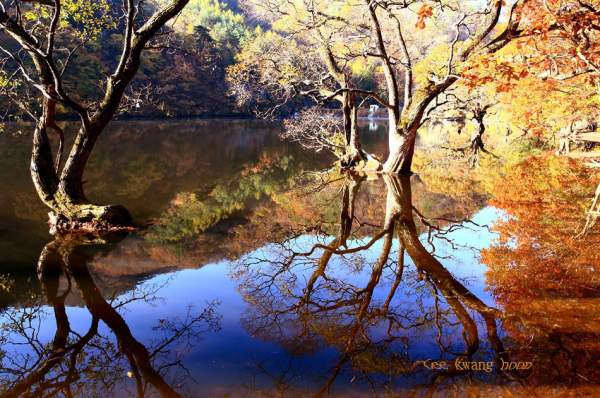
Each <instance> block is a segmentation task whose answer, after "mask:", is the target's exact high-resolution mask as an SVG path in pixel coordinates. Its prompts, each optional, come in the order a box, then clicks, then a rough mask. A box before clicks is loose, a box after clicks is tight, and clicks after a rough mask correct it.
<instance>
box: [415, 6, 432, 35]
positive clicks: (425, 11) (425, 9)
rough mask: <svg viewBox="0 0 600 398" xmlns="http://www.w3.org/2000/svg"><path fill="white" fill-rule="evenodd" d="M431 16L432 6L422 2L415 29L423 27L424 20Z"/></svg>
mask: <svg viewBox="0 0 600 398" xmlns="http://www.w3.org/2000/svg"><path fill="white" fill-rule="evenodd" d="M432 16H433V7H431V6H430V5H428V4H424V5H423V6H422V7H421V8H420V9H419V12H418V18H417V23H416V25H415V26H416V27H417V29H425V21H426V20H427V19H428V18H431V17H432Z"/></svg>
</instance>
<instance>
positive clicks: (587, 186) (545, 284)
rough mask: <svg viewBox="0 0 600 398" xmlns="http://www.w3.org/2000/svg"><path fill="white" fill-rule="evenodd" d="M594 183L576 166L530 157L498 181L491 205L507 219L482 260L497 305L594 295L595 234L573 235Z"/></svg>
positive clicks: (597, 284)
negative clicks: (497, 237) (547, 298)
mask: <svg viewBox="0 0 600 398" xmlns="http://www.w3.org/2000/svg"><path fill="white" fill-rule="evenodd" d="M599 181H600V178H599V176H597V175H596V174H595V173H592V172H590V170H587V169H585V168H583V167H582V166H581V165H580V164H578V163H577V162H576V161H574V160H572V159H565V158H558V157H554V156H549V155H544V156H535V157H531V158H529V159H527V160H526V161H524V162H522V163H521V164H518V165H517V166H515V168H514V169H512V170H511V171H510V172H509V173H508V174H507V175H506V176H504V177H502V178H500V179H499V180H498V181H497V183H496V184H495V189H494V197H495V199H494V200H493V201H492V204H493V205H494V206H496V207H498V208H499V209H501V210H503V211H504V212H505V213H506V217H505V218H504V219H503V220H502V221H501V222H499V223H498V224H497V225H496V226H495V230H496V231H497V232H498V233H499V239H498V241H497V243H496V244H495V245H493V246H492V247H490V248H489V249H486V250H484V251H483V252H482V261H483V263H484V264H486V265H487V266H488V267H489V270H488V273H487V278H488V283H489V285H490V286H491V290H492V291H493V293H494V295H495V296H496V299H497V300H498V301H499V303H501V304H509V303H510V302H511V301H512V300H513V299H514V298H516V297H518V298H519V299H520V300H522V299H526V298H527V297H531V298H533V297H550V296H553V297H588V296H590V295H594V294H597V293H598V291H599V289H600V277H599V276H598V270H600V250H598V245H599V244H600V235H599V234H597V233H593V231H592V233H591V234H589V235H586V236H585V237H583V238H578V237H577V235H578V233H579V232H580V231H581V228H582V226H583V224H584V222H585V218H586V214H587V211H588V210H589V206H590V204H591V200H592V198H593V196H594V192H595V190H596V186H597V185H598V182H599Z"/></svg>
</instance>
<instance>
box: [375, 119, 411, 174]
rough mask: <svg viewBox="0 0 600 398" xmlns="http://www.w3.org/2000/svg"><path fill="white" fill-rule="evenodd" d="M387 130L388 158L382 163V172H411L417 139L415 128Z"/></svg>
mask: <svg viewBox="0 0 600 398" xmlns="http://www.w3.org/2000/svg"><path fill="white" fill-rule="evenodd" d="M404 131H405V132H404V133H403V130H400V131H398V130H396V131H391V129H390V132H389V150H390V153H389V155H388V158H387V160H386V162H385V164H384V165H383V172H384V173H389V174H404V175H409V174H411V173H412V172H411V169H412V159H413V155H414V152H415V143H416V141H417V128H414V127H413V128H410V129H408V130H404Z"/></svg>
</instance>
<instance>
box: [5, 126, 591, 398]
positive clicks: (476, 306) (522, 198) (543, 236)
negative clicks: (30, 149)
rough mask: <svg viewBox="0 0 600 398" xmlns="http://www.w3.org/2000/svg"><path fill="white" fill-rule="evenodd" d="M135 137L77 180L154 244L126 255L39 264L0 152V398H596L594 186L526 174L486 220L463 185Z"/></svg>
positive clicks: (228, 140) (92, 242) (226, 143)
mask: <svg viewBox="0 0 600 398" xmlns="http://www.w3.org/2000/svg"><path fill="white" fill-rule="evenodd" d="M136 126H137V127H138V128H139V131H138V130H135V129H132V128H126V127H123V126H116V127H115V129H114V130H113V131H114V135H111V136H107V137H108V138H107V140H106V141H105V142H104V143H103V144H102V145H101V146H100V147H99V151H98V157H97V158H96V159H95V160H93V167H92V168H90V174H89V176H88V178H89V180H90V181H101V182H102V181H106V184H104V185H102V183H100V184H98V185H96V190H95V191H94V189H92V190H91V191H92V192H95V195H99V196H100V195H105V196H106V200H104V199H103V201H106V202H116V201H118V202H120V203H125V204H127V205H128V207H129V208H130V209H132V211H133V213H134V214H135V215H136V217H137V219H138V220H140V221H141V223H140V224H143V225H146V226H144V227H143V228H142V229H141V230H140V231H139V232H138V233H135V234H130V235H128V236H121V237H118V239H113V238H111V239H108V238H104V239H99V238H94V237H87V238H86V237H79V238H71V239H67V238H65V237H56V238H55V239H54V240H52V241H51V242H50V243H48V239H49V237H48V235H47V234H46V232H47V231H46V230H45V228H46V227H45V225H44V224H43V221H44V220H45V214H40V215H39V216H38V214H37V213H36V212H35V209H31V208H29V207H27V206H28V204H29V203H30V199H28V195H29V193H28V192H29V190H30V188H29V187H26V186H25V185H24V184H25V183H24V181H27V178H28V177H27V175H26V167H23V170H22V169H21V168H19V167H17V165H21V164H23V165H26V163H27V161H26V155H27V153H26V150H25V149H23V148H24V147H25V146H23V147H22V146H20V144H19V143H18V142H12V141H11V140H13V138H12V137H10V136H4V137H0V144H1V145H4V147H7V148H9V147H10V150H9V151H7V153H8V155H7V156H6V157H5V158H4V159H3V160H2V161H3V162H5V163H3V166H4V167H0V180H1V181H3V182H4V183H5V185H6V186H11V187H13V188H14V191H15V195H14V197H13V196H10V195H8V194H7V192H4V193H3V194H0V204H2V206H0V234H1V235H0V237H1V238H2V239H1V240H0V244H1V245H2V246H1V248H2V249H3V250H4V252H5V253H6V256H4V257H3V259H2V260H1V263H0V329H1V331H0V344H1V348H0V367H1V369H0V385H1V387H0V396H100V397H113V396H117V397H120V396H123V397H125V396H127V397H129V396H135V395H146V396H160V395H163V396H171V395H173V394H179V395H180V396H185V397H205V396H244V397H254V396H257V397H258V396H283V397H295V396H298V397H304V396H319V395H331V396H344V397H346V396H357V397H358V396H386V395H387V396H397V395H401V396H405V395H408V396H411V395H412V396H448V395H469V394H471V395H473V396H529V395H532V396H535V395H536V394H537V395H546V396H561V395H565V394H571V395H573V396H579V395H585V394H587V395H589V396H594V394H596V395H597V393H598V389H597V387H596V385H597V384H598V382H599V381H600V374H599V373H598V369H599V368H598V366H597V365H598V362H597V358H598V353H599V352H600V350H599V346H598V343H597V342H598V333H599V332H598V331H599V330H600V321H599V319H598V316H597V314H598V309H599V306H598V292H599V291H600V290H599V287H600V282H599V280H598V273H597V268H598V267H597V265H598V264H600V263H599V261H598V260H599V258H598V251H597V250H595V248H596V246H597V245H596V243H598V242H597V240H598V237H599V236H600V235H598V234H597V233H596V232H595V231H594V229H593V228H592V229H591V230H590V231H589V233H587V234H586V235H585V236H583V237H579V238H578V237H577V233H578V232H580V231H581V229H582V227H583V226H584V225H585V214H586V213H585V212H586V211H588V210H589V208H590V205H591V203H592V198H593V194H594V190H595V189H596V186H597V184H598V180H597V177H595V176H593V175H592V174H590V173H589V172H586V171H584V170H581V169H578V168H577V167H576V166H575V165H574V164H571V163H569V161H567V160H556V159H545V158H539V159H534V160H530V161H529V162H527V163H525V164H523V165H521V166H519V167H516V168H514V170H512V171H511V172H510V173H509V174H508V175H506V176H505V177H504V178H499V179H497V180H496V181H495V182H493V184H492V183H490V185H493V187H492V189H490V191H491V193H492V194H493V196H494V199H493V202H492V203H493V204H494V206H496V207H495V208H492V207H489V206H487V200H486V199H485V198H484V197H483V196H482V195H481V191H478V190H477V189H475V185H474V183H473V181H471V180H468V179H467V177H466V176H465V175H463V174H461V175H460V178H456V179H453V178H449V179H448V180H435V181H432V180H431V179H430V177H428V176H427V175H425V174H423V176H422V178H420V177H418V176H413V177H412V178H410V179H409V178H388V177H386V178H374V177H366V176H340V175H326V176H324V175H323V174H320V173H314V171H315V170H318V169H321V168H322V166H323V164H325V165H326V162H325V163H319V162H316V161H314V159H310V157H303V155H301V154H300V153H299V152H297V151H296V150H295V149H294V148H293V147H289V146H287V145H286V144H283V143H281V142H279V141H277V140H276V138H274V137H272V136H271V135H269V134H270V133H269V132H268V131H262V130H260V128H259V127H256V126H254V127H247V126H246V125H245V124H236V123H233V124H232V125H231V126H230V130H226V129H223V131H218V134H217V133H215V132H214V131H213V130H218V129H219V128H220V127H223V125H218V124H216V125H215V124H210V123H208V124H206V126H203V125H202V124H201V125H200V126H195V127H194V126H188V127H185V126H184V125H183V124H181V125H180V124H174V125H169V124H165V125H162V124H157V125H156V126H153V127H152V125H149V124H147V123H140V124H136ZM215 126H216V127H215ZM244 126H246V127H244ZM195 129H198V131H197V130H195ZM203 129H205V130H207V131H204V130H203ZM208 130H211V131H212V133H210V134H212V135H211V136H208V135H207V134H209V132H208ZM142 131H143V133H142ZM153 131H154V132H153ZM199 132H202V135H201V134H199ZM221 135H222V137H221ZM383 137H385V135H383ZM14 139H16V138H14ZM27 142H29V141H27ZM8 144H11V145H8ZM13 144H14V145H13ZM205 144H206V145H208V146H206V147H205V146H204V145H205ZM27 145H28V144H27ZM384 146H385V141H384ZM139 148H144V151H137V152H136V149H139ZM207 148H208V149H207ZM19 151H22V155H23V156H24V158H23V159H20V160H19V156H20V155H18V152H19ZM138 152H139V153H138ZM132 153H134V155H133V156H129V155H130V154H132ZM15 154H16V155H15ZM13 155H14V156H13ZM17 155H18V156H17ZM108 155H110V156H108ZM203 156H204V157H206V159H208V160H207V162H209V163H207V164H205V163H203V160H202V159H203ZM107 159H111V161H108V160H107ZM190 159H191V160H190ZM128 162H130V163H128ZM213 163H214V164H215V165H217V166H214V167H213V166H211V164H213ZM144 168H147V169H148V176H149V179H148V180H145V181H138V180H137V177H138V176H139V175H140V173H143V170H144ZM525 169H526V170H527V172H525ZM531 170H535V172H531ZM307 171H309V173H307ZM13 175H14V176H13ZM107 176H110V177H112V178H113V179H112V180H111V183H110V184H108V179H107V178H108V177H107ZM150 177H151V178H150ZM12 180H15V181H14V182H13V181H12ZM17 180H18V181H17ZM445 181H446V182H447V181H450V182H449V183H446V182H445ZM459 182H460V184H461V185H460V186H458V183H459ZM11 184H12V185H11ZM19 184H23V185H19ZM109 185H110V186H111V187H112V186H115V187H117V189H115V190H111V189H109ZM30 193H31V194H33V192H30ZM3 195H4V196H3ZM115 196H117V198H116V199H115ZM100 199H101V198H100ZM19 203H23V206H19ZM31 203H37V200H36V199H35V198H34V197H32V198H31ZM492 224H494V227H493V228H492V230H490V228H489V227H488V225H492ZM35 264H37V266H36V265H35ZM217 300H218V301H217ZM190 305H193V307H190ZM441 361H444V362H445V364H446V365H445V366H441V365H440V364H441ZM507 361H515V362H516V361H531V362H533V364H534V366H533V368H532V369H529V370H519V371H511V372H505V371H502V370H501V366H502V363H505V362H507ZM468 362H476V363H482V364H486V365H481V367H478V369H476V370H467V369H465V368H464V365H463V364H464V363H468ZM433 363H437V364H438V367H432V364H433ZM488 363H491V364H493V365H492V366H490V367H488V366H487V364H488ZM488 369H489V371H488Z"/></svg>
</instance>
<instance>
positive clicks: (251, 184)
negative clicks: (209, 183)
mask: <svg viewBox="0 0 600 398" xmlns="http://www.w3.org/2000/svg"><path fill="white" fill-rule="evenodd" d="M275 162H276V163H273V160H271V159H261V160H260V161H259V162H258V164H256V165H253V166H252V167H249V168H246V169H245V170H243V171H242V173H241V177H239V178H236V179H234V180H232V181H228V182H225V183H223V184H219V185H217V186H215V187H214V188H213V189H212V191H211V192H210V193H208V195H205V194H202V195H199V194H197V193H195V192H187V193H182V194H179V195H178V196H177V197H176V198H175V200H174V201H173V202H172V205H171V207H170V208H169V209H168V210H167V211H166V213H165V214H164V215H163V216H162V217H161V218H160V219H159V220H158V221H157V223H156V224H155V225H153V226H152V228H150V230H149V232H148V234H147V235H146V238H147V239H148V240H149V241H151V242H154V243H180V242H184V241H188V240H190V239H193V238H194V237H196V236H197V235H199V234H201V233H202V232H204V231H206V230H207V229H209V228H211V227H212V226H214V225H216V224H217V223H219V222H220V221H222V220H224V219H226V218H228V217H229V216H231V215H233V214H234V213H236V212H238V211H242V210H244V209H246V208H247V207H248V206H249V205H250V203H252V202H253V201H258V200H260V199H261V198H263V197H269V196H272V195H274V194H275V193H276V192H278V191H280V190H281V189H282V188H284V187H287V186H289V184H290V182H291V180H292V178H293V175H294V173H292V170H291V167H290V158H289V157H287V156H284V157H281V158H280V159H277V160H275Z"/></svg>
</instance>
